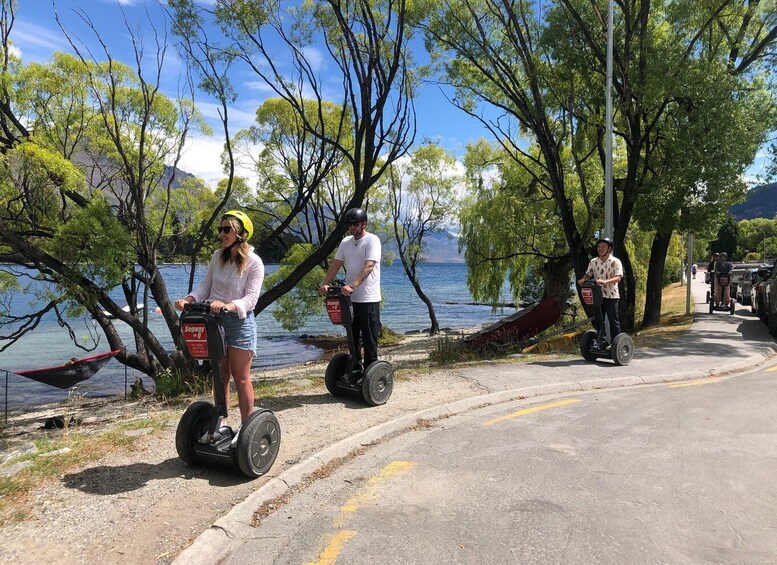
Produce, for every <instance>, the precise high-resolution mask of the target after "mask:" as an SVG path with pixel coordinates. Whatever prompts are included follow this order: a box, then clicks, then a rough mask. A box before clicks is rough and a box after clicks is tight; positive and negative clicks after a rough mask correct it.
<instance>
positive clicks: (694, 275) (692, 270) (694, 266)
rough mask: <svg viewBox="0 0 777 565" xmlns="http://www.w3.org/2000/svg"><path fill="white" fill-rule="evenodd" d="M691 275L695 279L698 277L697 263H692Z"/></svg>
mask: <svg viewBox="0 0 777 565" xmlns="http://www.w3.org/2000/svg"><path fill="white" fill-rule="evenodd" d="M691 276H692V277H693V278H694V279H695V278H696V263H694V264H693V265H691Z"/></svg>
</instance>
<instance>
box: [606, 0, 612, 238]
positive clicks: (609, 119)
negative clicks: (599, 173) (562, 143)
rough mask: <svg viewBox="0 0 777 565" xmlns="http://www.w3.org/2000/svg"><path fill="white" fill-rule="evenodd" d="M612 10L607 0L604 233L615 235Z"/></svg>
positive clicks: (607, 235) (609, 235)
mask: <svg viewBox="0 0 777 565" xmlns="http://www.w3.org/2000/svg"><path fill="white" fill-rule="evenodd" d="M612 10H613V0H608V2H607V86H606V90H607V92H606V97H605V118H604V119H605V121H606V122H607V123H606V124H605V127H606V131H605V150H604V235H605V237H609V238H610V239H612V237H613V231H614V230H613V224H614V221H613V190H612V32H613V29H612V28H613V24H612Z"/></svg>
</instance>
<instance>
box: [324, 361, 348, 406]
mask: <svg viewBox="0 0 777 565" xmlns="http://www.w3.org/2000/svg"><path fill="white" fill-rule="evenodd" d="M348 357H349V355H348V354H347V353H338V354H337V355H335V356H334V357H332V360H331V361H329V365H327V366H326V373H324V384H326V389H327V390H328V391H329V393H330V394H331V395H332V396H345V395H346V391H344V390H342V389H341V388H340V387H338V386H337V380H338V379H340V378H341V377H342V376H343V375H345V367H346V366H347V365H348Z"/></svg>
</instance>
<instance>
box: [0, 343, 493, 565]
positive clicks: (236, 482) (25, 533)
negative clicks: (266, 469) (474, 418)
mask: <svg viewBox="0 0 777 565" xmlns="http://www.w3.org/2000/svg"><path fill="white" fill-rule="evenodd" d="M429 347H430V341H429V340H424V339H421V338H413V339H409V340H406V343H405V345H404V346H401V347H400V348H397V349H396V350H395V351H394V352H392V353H390V354H386V355H384V358H386V359H388V360H390V361H392V362H394V363H395V364H396V365H401V364H403V362H407V361H410V360H413V359H418V358H420V357H423V356H425V355H426V353H427V352H428V349H429ZM323 368H324V366H323V365H321V364H318V365H312V366H308V367H304V368H298V369H297V370H296V371H289V370H285V371H284V373H285V376H284V378H293V379H294V380H295V382H297V383H298V387H299V388H298V389H297V390H298V392H296V393H294V394H292V395H283V396H281V397H279V398H275V399H269V400H267V401H264V402H262V401H261V400H259V401H257V404H259V405H261V406H263V407H265V408H269V409H271V410H273V411H274V412H275V414H276V416H277V417H278V420H279V422H280V424H281V430H282V441H281V449H280V452H279V454H278V459H277V460H276V462H275V465H274V466H273V468H272V470H271V471H270V473H269V474H268V475H267V476H265V477H260V478H259V479H256V480H254V481H246V480H245V479H244V478H243V477H242V476H240V475H239V474H236V473H231V472H226V471H222V470H218V469H214V468H193V467H187V466H186V465H185V464H183V463H182V462H181V461H180V460H179V459H178V456H177V454H176V452H175V438H174V436H175V428H176V426H177V423H178V417H179V416H180V414H179V413H168V414H167V415H166V416H165V424H164V426H163V428H162V429H161V430H138V431H137V432H134V433H138V434H143V433H145V432H149V433H148V435H145V436H141V437H139V438H138V439H137V440H136V441H135V443H134V444H133V447H132V450H131V451H117V452H115V453H111V454H110V455H107V456H105V457H103V458H102V459H100V460H99V461H97V462H94V463H92V464H89V465H88V466H86V467H84V468H82V469H80V470H78V471H75V472H70V473H67V474H64V475H62V476H60V477H59V479H58V480H57V481H54V482H53V483H52V484H50V485H48V486H46V487H44V488H41V489H39V490H37V491H35V492H33V493H32V494H31V501H32V505H33V508H34V510H33V511H32V515H31V516H30V517H29V518H28V519H26V520H24V521H22V522H19V523H16V524H12V525H9V526H6V527H4V528H2V529H0V560H2V561H3V562H6V563H17V564H21V563H68V564H72V563H101V564H102V563H120V562H121V563H168V562H170V561H171V560H172V559H173V558H174V557H175V556H176V555H177V554H178V553H179V552H180V551H181V550H182V549H184V548H185V547H187V546H188V545H189V544H190V543H191V542H192V541H193V540H194V538H195V537H197V536H198V535H199V534H200V532H202V531H203V530H204V529H206V528H207V527H208V526H210V525H211V524H212V523H213V522H214V521H215V520H216V519H217V518H219V517H220V516H223V515H225V514H226V513H227V512H229V510H230V509H231V508H232V506H233V505H234V504H236V503H238V502H240V501H242V500H244V499H245V498H246V496H247V495H248V494H249V493H251V492H252V491H253V490H255V489H257V488H258V487H260V486H261V485H263V484H264V483H266V482H267V481H268V480H269V479H270V478H272V477H275V476H277V475H279V474H280V473H281V472H283V471H284V470H285V469H288V468H289V467H290V466H292V465H294V464H295V463H297V462H299V461H300V460H302V459H304V458H305V457H307V456H309V455H311V454H313V453H315V452H316V451H318V450H320V449H321V448H323V447H326V446H328V445H330V444H332V443H334V442H335V441H337V440H340V439H343V438H345V437H348V436H350V435H352V434H353V433H356V432H359V431H361V430H364V429H366V428H368V427H371V426H374V425H376V424H379V423H381V422H385V421H387V420H390V419H392V418H395V417H398V416H401V415H405V414H408V413H412V412H415V411H418V410H421V409H424V408H428V407H430V406H435V405H437V404H440V403H444V402H448V401H452V400H458V399H461V398H466V397H469V396H473V395H476V394H480V393H483V392H486V391H484V390H483V389H481V388H479V387H478V386H476V385H475V384H473V383H471V382H469V381H467V380H466V379H464V378H462V377H461V376H459V375H457V374H455V373H453V372H442V371H435V372H430V371H423V372H418V371H415V372H414V371H410V370H404V371H402V373H401V378H399V379H398V381H397V382H396V384H395V389H394V393H393V396H392V398H391V399H390V401H389V402H388V403H387V404H386V405H384V406H380V407H377V408H368V407H366V406H364V405H362V404H360V403H356V402H352V401H347V402H346V401H342V400H340V399H334V398H332V397H331V396H330V395H329V394H328V393H327V392H326V390H325V389H324V387H323V382H322V380H321V379H320V378H316V379H315V380H313V379H311V378H308V377H313V376H315V377H320V376H321V375H322V374H323ZM276 373H277V374H275V375H270V374H267V375H260V377H261V378H281V374H280V373H281V372H277V371H276ZM144 409H148V406H144V405H143V404H138V405H135V406H134V412H135V416H137V415H138V414H137V412H139V411H142V410H144ZM124 410H129V411H133V408H127V407H124ZM125 416H126V414H124V415H122V414H113V416H112V419H113V420H114V421H115V420H117V419H121V418H122V417H125ZM39 433H43V432H39Z"/></svg>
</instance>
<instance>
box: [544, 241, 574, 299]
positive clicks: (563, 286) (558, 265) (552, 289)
mask: <svg viewBox="0 0 777 565" xmlns="http://www.w3.org/2000/svg"><path fill="white" fill-rule="evenodd" d="M571 270H572V257H571V256H570V255H565V256H564V257H554V258H551V259H548V260H547V261H546V262H545V263H544V264H543V265H542V267H540V274H541V275H542V281H543V282H544V283H545V296H544V297H543V298H548V297H550V296H555V297H556V300H557V301H558V305H559V306H560V307H561V310H562V311H563V310H564V307H565V306H566V303H567V299H568V298H569V295H570V290H569V272H570V271H571Z"/></svg>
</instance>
